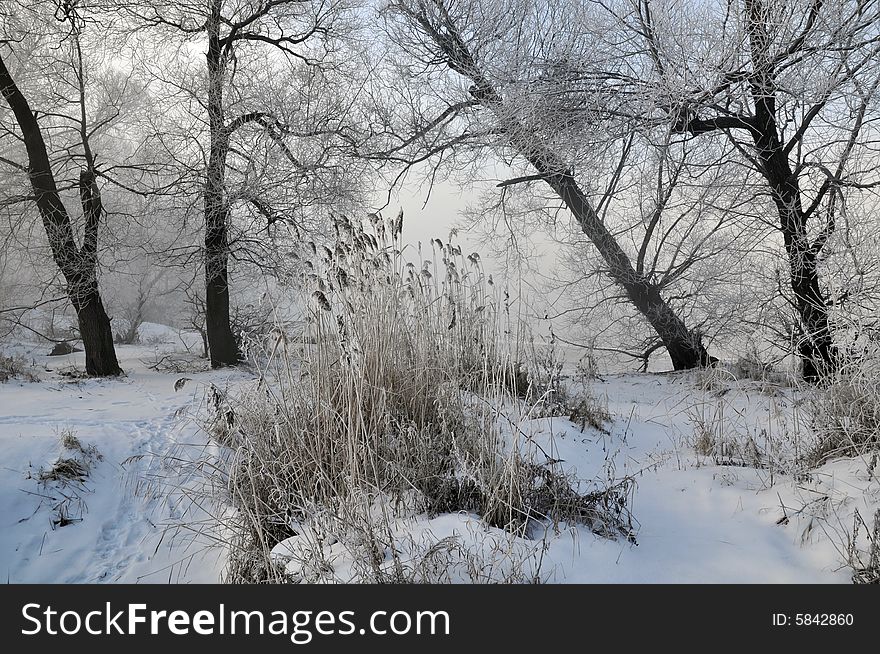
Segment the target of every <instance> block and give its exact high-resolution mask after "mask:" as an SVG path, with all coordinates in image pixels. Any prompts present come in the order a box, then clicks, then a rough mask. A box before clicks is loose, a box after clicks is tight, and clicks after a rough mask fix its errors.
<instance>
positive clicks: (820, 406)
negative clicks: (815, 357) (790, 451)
mask: <svg viewBox="0 0 880 654" xmlns="http://www.w3.org/2000/svg"><path fill="white" fill-rule="evenodd" d="M811 416H812V419H813V427H814V430H815V432H816V436H817V439H818V440H817V442H816V444H815V445H814V446H813V447H812V448H811V450H810V452H809V453H808V455H807V459H808V461H809V463H810V464H811V465H815V466H818V465H821V464H822V463H824V462H825V461H828V460H830V459H833V458H837V457H851V456H870V455H871V454H872V453H874V452H877V451H880V345H876V344H875V345H873V347H871V348H866V350H865V351H864V352H860V353H859V356H857V357H856V356H853V357H846V358H845V359H844V361H843V362H842V364H841V366H840V368H839V370H838V371H837V372H836V373H835V374H834V376H832V377H831V378H830V379H829V380H828V381H827V383H826V384H825V386H824V387H823V388H821V389H819V391H818V392H816V393H814V394H813V397H812V403H811Z"/></svg>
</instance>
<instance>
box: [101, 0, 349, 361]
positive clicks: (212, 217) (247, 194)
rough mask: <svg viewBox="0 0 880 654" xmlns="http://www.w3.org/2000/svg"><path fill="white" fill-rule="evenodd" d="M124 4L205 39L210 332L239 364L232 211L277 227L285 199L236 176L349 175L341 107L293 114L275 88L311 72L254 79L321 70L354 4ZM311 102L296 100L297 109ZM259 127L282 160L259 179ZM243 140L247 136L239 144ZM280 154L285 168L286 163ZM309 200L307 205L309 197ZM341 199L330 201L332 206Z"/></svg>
mask: <svg viewBox="0 0 880 654" xmlns="http://www.w3.org/2000/svg"><path fill="white" fill-rule="evenodd" d="M117 4H120V5H121V6H122V8H123V10H124V12H125V13H126V15H127V16H129V17H130V18H133V19H134V21H135V23H136V27H138V28H144V27H147V28H151V29H154V30H162V31H170V32H171V33H173V34H175V35H176V36H177V37H179V38H180V39H183V40H187V41H190V42H195V41H197V42H198V43H199V44H200V45H201V44H202V43H204V47H205V48H206V50H205V69H204V72H205V74H204V85H203V86H202V87H201V88H200V90H199V93H198V96H199V97H198V98H197V99H196V101H197V102H198V104H199V105H201V107H203V109H204V112H205V114H206V122H207V132H208V135H207V141H208V143H207V147H206V150H207V152H206V156H205V159H204V165H203V169H202V170H201V171H200V172H201V173H202V180H203V186H202V200H203V215H204V224H205V235H204V256H205V262H204V266H205V311H206V317H205V331H206V334H207V339H208V344H209V350H210V359H211V365H212V366H214V367H219V366H225V365H234V364H236V363H237V362H238V360H239V356H240V353H239V350H238V346H237V343H236V338H235V335H234V334H233V330H232V327H231V322H230V293H229V259H230V255H231V253H233V252H234V244H233V243H232V242H231V240H232V239H231V237H230V225H231V221H232V213H233V208H234V206H235V205H236V204H238V205H245V206H247V207H248V210H249V211H251V212H253V214H254V215H255V216H259V217H260V218H261V219H262V220H263V221H265V223H267V224H269V225H270V226H271V225H272V224H274V223H275V222H277V221H279V220H283V219H284V218H285V211H284V208H285V206H286V205H283V206H281V207H279V206H277V205H276V204H275V203H274V202H273V201H272V195H271V194H266V193H258V192H256V189H255V186H259V184H256V185H255V184H251V185H250V186H248V185H247V184H238V185H236V188H235V190H233V184H232V182H231V181H230V179H229V178H230V176H231V175H234V176H235V177H236V178H238V179H247V180H249V181H250V182H255V180H257V178H258V177H259V178H260V181H262V182H265V181H266V180H272V181H273V182H274V184H273V185H272V186H273V188H274V189H285V188H286V189H289V190H290V191H292V192H295V191H296V190H297V189H298V188H299V187H300V186H301V184H302V182H303V180H307V179H310V178H311V177H312V176H314V175H316V173H317V172H318V171H321V170H324V171H326V170H330V169H332V170H334V172H335V173H336V174H338V175H339V176H342V174H343V172H344V171H342V170H341V168H342V167H341V166H339V164H337V163H334V162H331V161H329V159H330V158H332V156H331V155H332V153H333V152H334V150H333V148H332V147H330V146H328V145H327V143H326V138H329V137H332V136H333V135H334V134H335V133H336V132H337V131H338V130H339V127H338V125H337V124H335V122H334V121H338V120H339V119H340V118H341V117H342V116H341V115H340V113H341V112H339V111H337V112H336V115H335V116H332V117H330V116H329V115H322V116H320V117H319V118H316V116H315V115H313V114H312V113H311V111H310V110H307V111H305V112H304V115H302V116H290V115H287V114H286V112H285V109H284V107H283V104H284V103H283V101H284V98H283V93H280V92H279V89H278V88H275V89H274V90H273V87H272V86H271V85H272V84H276V85H277V84H279V83H281V82H288V83H292V84H298V83H302V82H303V79H304V78H303V77H302V76H300V77H299V79H297V77H296V74H293V75H286V74H283V73H282V74H279V77H278V78H276V79H274V80H268V82H269V84H270V86H269V88H268V89H267V90H266V91H265V92H264V93H262V94H260V93H249V87H248V81H247V79H246V78H247V77H248V76H250V77H251V78H253V79H259V78H261V77H264V76H265V75H264V73H266V72H275V71H277V69H278V66H277V65H276V64H277V63H278V62H287V63H288V64H289V65H290V66H291V67H297V66H298V67H302V68H314V69H316V70H318V69H320V68H321V66H322V64H323V63H324V62H327V61H328V57H329V55H330V54H331V52H332V51H333V49H334V48H335V47H336V43H335V41H334V39H335V38H336V36H337V32H339V31H340V30H341V28H342V25H343V20H342V18H341V17H342V16H344V14H345V10H346V7H345V6H344V5H343V4H340V3H336V4H334V3H326V2H321V1H320V0H261V1H258V2H248V1H245V0H209V1H207V2H201V1H199V2H196V1H191V0H184V1H182V2H166V1H163V0H156V1H152V2H145V3H140V2H139V3H117ZM260 53H262V54H260ZM328 65H329V63H328ZM248 66H250V68H249V69H248ZM306 76H308V74H306ZM298 90H300V89H294V92H296V91H298ZM273 94H275V95H279V96H282V97H281V100H282V103H281V105H279V104H278V103H273V102H271V100H270V98H271V96H272V95H273ZM314 100H315V102H314V105H313V106H319V105H320V102H319V101H317V99H314ZM302 104H303V103H302V102H300V103H290V107H297V106H300V105H302ZM308 106H312V105H311V104H309V105H308ZM255 132H256V133H258V134H259V137H258V138H260V139H263V140H267V141H268V142H269V143H270V144H271V147H272V148H273V157H274V158H275V161H274V162H269V161H267V162H266V166H265V168H264V169H263V172H262V173H261V174H260V175H254V174H253V163H254V161H256V159H255V158H254V157H253V156H252V155H254V154H258V153H260V152H262V150H261V147H260V146H259V145H257V144H256V143H254V142H253V138H254V137H253V134H254V133H255ZM297 138H301V139H312V141H314V140H316V139H317V140H318V141H319V142H321V143H323V147H322V148H319V149H318V154H317V155H313V154H312V153H310V150H314V145H315V144H314V142H313V143H312V144H311V146H310V147H309V148H305V149H304V150H305V153H306V155H308V156H309V157H310V158H309V159H306V158H304V157H303V156H300V155H299V153H296V152H294V149H292V148H291V147H290V146H289V145H288V142H289V140H290V139H297ZM235 139H239V141H238V143H236V141H235ZM279 158H280V159H282V160H283V161H284V163H283V164H280V165H279V164H278V159H279ZM279 169H282V170H287V171H290V172H289V175H288V177H287V179H285V180H283V181H282V180H280V179H279V178H278V176H277V174H276V175H273V174H272V171H275V172H277V170H279ZM246 187H247V188H246ZM275 197H276V198H277V197H278V195H277V194H276V196H275ZM301 200H302V203H303V204H304V205H306V204H308V202H307V201H306V200H305V198H301ZM334 200H335V198H329V199H328V200H327V202H328V204H329V203H330V202H332V201H334Z"/></svg>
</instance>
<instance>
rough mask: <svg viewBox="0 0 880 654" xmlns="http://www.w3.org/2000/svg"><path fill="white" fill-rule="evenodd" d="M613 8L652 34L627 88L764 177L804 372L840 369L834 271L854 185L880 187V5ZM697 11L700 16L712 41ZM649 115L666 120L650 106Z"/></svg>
mask: <svg viewBox="0 0 880 654" xmlns="http://www.w3.org/2000/svg"><path fill="white" fill-rule="evenodd" d="M609 11H610V12H611V13H612V15H613V19H612V24H611V25H609V29H610V30H611V31H612V32H613V33H614V34H616V35H618V36H620V35H621V32H620V27H621V26H623V28H624V31H625V32H627V33H629V34H630V35H631V36H634V37H636V38H637V39H638V41H640V45H639V46H637V49H635V50H630V49H626V50H625V51H626V56H627V57H628V59H627V65H626V68H627V70H626V71H622V70H618V72H619V78H620V79H621V80H623V81H622V82H621V84H620V88H622V89H626V91H625V92H626V93H630V94H632V96H633V97H641V98H645V97H646V96H647V97H648V98H650V99H651V100H652V101H653V102H654V105H655V107H659V108H660V109H661V112H662V114H664V115H665V116H666V117H667V118H668V120H669V124H671V125H672V127H673V129H674V130H675V131H677V132H679V133H681V134H685V135H687V136H688V137H698V136H701V137H703V138H708V137H710V136H711V135H716V136H717V137H718V138H723V139H727V140H728V141H729V142H730V143H732V144H733V145H734V146H735V147H736V148H737V151H738V156H737V157H735V158H731V159H729V160H728V161H729V164H730V165H731V166H741V165H742V164H746V165H747V166H750V167H751V168H752V169H753V170H754V171H755V172H756V173H757V174H758V175H759V176H760V178H761V179H762V180H763V183H764V184H765V185H766V189H767V190H768V191H769V196H770V200H771V203H772V207H773V209H772V210H773V211H774V212H775V214H776V226H777V229H778V231H779V233H780V234H781V236H782V240H783V243H784V248H785V253H786V258H787V264H788V269H789V270H788V273H789V274H788V277H789V282H788V284H789V287H790V292H791V301H792V304H793V307H794V309H795V311H796V315H797V317H798V323H799V324H798V325H797V326H796V330H797V332H798V333H797V334H796V337H797V352H798V354H799V355H800V358H801V359H802V361H803V375H804V377H805V378H807V379H811V380H816V379H818V378H820V377H822V376H823V375H825V374H826V373H828V372H830V371H832V370H834V369H835V367H836V363H837V347H836V345H835V342H834V335H833V331H834V328H833V325H832V322H831V320H832V317H831V312H832V309H833V306H834V304H835V302H836V299H835V298H834V297H831V295H830V294H829V291H828V289H827V288H826V287H823V283H822V279H821V269H822V264H823V260H824V258H825V256H826V254H827V251H826V249H827V246H828V244H829V242H831V241H832V240H833V238H834V236H835V232H836V230H837V227H838V221H839V218H840V212H841V209H842V206H843V204H844V201H845V194H846V193H847V192H849V191H852V190H854V189H865V188H869V187H871V186H874V185H877V184H878V183H880V180H877V179H876V177H875V178H873V179H872V178H871V177H870V175H869V174H867V172H868V170H870V166H868V167H866V166H865V163H866V161H865V157H866V156H873V155H871V153H872V152H876V147H877V145H878V144H880V138H878V136H880V135H878V133H877V130H876V128H875V127H874V121H875V120H876V118H877V116H878V113H877V112H878V109H880V107H878V87H880V3H878V2H876V1H875V0H836V1H833V2H832V1H828V0H799V1H797V2H782V1H778V0H738V1H737V2H735V3H730V4H728V3H724V4H723V5H722V4H717V5H716V4H713V3H708V4H705V5H701V6H700V7H699V8H697V7H696V5H693V6H692V5H688V4H685V5H682V6H675V5H669V4H666V3H660V2H654V1H652V0H635V1H633V2H629V1H627V2H624V3H622V4H620V5H617V6H616V7H611V6H609ZM688 11H692V13H693V14H697V15H699V20H700V26H699V31H700V32H701V33H702V34H703V36H702V37H701V38H700V39H696V40H695V39H693V37H692V32H693V29H694V26H695V23H694V20H693V19H692V18H691V17H689V16H687V15H686V13H687V12H688ZM624 40H625V39H624ZM618 42H619V43H623V40H620V41H618ZM632 42H633V41H632V40H630V41H629V43H630V44H631V43H632ZM707 44H711V47H709V46H708V45H707ZM623 47H624V48H628V47H629V46H628V45H627V46H623ZM630 82H632V83H630ZM639 111H640V112H642V115H643V116H647V117H648V118H649V119H650V120H653V119H655V118H656V117H657V114H656V112H655V111H651V110H650V109H649V108H648V107H647V106H646V105H644V104H642V105H640V106H639ZM758 206H760V205H758ZM759 210H760V209H759ZM755 218H756V219H757V220H759V221H760V220H763V217H762V216H760V215H758V216H755Z"/></svg>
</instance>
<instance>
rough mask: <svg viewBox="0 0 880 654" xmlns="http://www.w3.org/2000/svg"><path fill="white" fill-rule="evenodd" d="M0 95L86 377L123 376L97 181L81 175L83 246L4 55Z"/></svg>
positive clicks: (89, 174)
mask: <svg viewBox="0 0 880 654" xmlns="http://www.w3.org/2000/svg"><path fill="white" fill-rule="evenodd" d="M0 91H2V95H3V97H4V99H5V100H6V102H7V103H8V104H9V106H10V108H11V109H12V112H13V114H14V115H15V119H16V121H17V122H18V126H19V128H20V129H21V133H22V137H23V139H24V144H25V147H26V149H27V154H28V168H29V177H30V182H31V187H32V188H33V191H34V196H35V198H36V204H37V208H38V209H39V212H40V217H41V218H42V221H43V227H44V229H45V230H46V237H47V238H48V240H49V246H50V247H51V249H52V257H53V259H54V260H55V263H56V264H57V265H58V268H59V269H60V270H61V273H62V274H63V275H64V279H65V281H66V282H67V294H68V297H69V298H70V301H71V303H72V304H73V307H74V309H76V315H77V319H78V322H79V330H80V336H81V337H82V341H83V349H84V350H85V353H86V373H88V374H89V375H92V376H115V375H119V374H121V373H122V370H121V369H120V368H119V362H118V361H117V359H116V350H115V349H114V347H113V332H112V330H111V329H110V318H109V317H108V316H107V312H106V311H105V310H104V304H103V302H102V301H101V294H100V292H99V291H98V281H97V270H96V269H97V256H96V249H97V231H98V222H99V220H100V215H101V205H100V194H99V193H98V192H97V189H96V187H94V177H93V175H92V174H91V173H84V175H82V176H81V177H80V185H81V189H80V191H81V196H82V201H83V211H84V213H86V214H87V216H86V234H85V236H84V238H83V246H82V248H79V247H78V246H77V244H76V240H75V239H74V236H73V226H72V225H71V222H70V216H69V214H68V213H67V208H66V207H65V206H64V203H63V202H62V201H61V196H60V195H59V193H58V187H57V184H56V182H55V177H54V175H53V173H52V167H51V164H50V163H49V155H48V152H47V151H46V143H45V141H44V140H43V134H42V132H41V131H40V126H39V124H38V123H37V119H36V117H35V116H34V114H33V112H32V111H31V108H30V106H29V105H28V102H27V99H26V98H25V97H24V95H23V94H22V92H21V91H20V90H19V88H18V86H17V85H16V84H15V80H13V79H12V76H11V74H10V73H9V70H8V69H7V68H6V64H5V62H4V61H3V58H2V57H0Z"/></svg>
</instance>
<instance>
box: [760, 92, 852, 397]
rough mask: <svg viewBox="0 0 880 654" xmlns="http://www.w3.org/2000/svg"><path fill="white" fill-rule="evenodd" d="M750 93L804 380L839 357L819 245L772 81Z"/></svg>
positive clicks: (828, 370)
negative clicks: (785, 264)
mask: <svg viewBox="0 0 880 654" xmlns="http://www.w3.org/2000/svg"><path fill="white" fill-rule="evenodd" d="M752 95H753V99H754V104H755V117H754V129H753V130H752V135H753V140H754V143H755V149H756V150H757V153H758V158H759V160H760V162H761V166H762V171H761V172H762V173H763V176H764V178H765V179H766V180H767V184H768V185H769V186H770V190H771V192H772V195H773V202H774V204H775V206H776V211H777V214H778V216H779V227H780V231H781V232H782V237H783V241H784V243H785V252H786V256H787V258H788V266H789V281H790V285H791V290H792V292H793V294H794V298H795V307H796V310H797V312H798V317H799V319H800V323H801V325H800V327H801V330H802V332H803V333H802V335H801V341H800V343H798V346H797V349H798V354H799V356H800V358H801V360H802V362H803V373H802V374H803V377H804V379H806V380H808V381H817V380H819V379H821V378H822V377H824V376H826V375H828V374H829V373H831V372H833V371H834V370H835V369H836V367H837V363H838V362H837V348H836V347H835V345H834V341H833V337H832V334H831V328H830V325H829V317H828V303H827V302H826V299H825V295H824V293H823V292H822V287H821V285H820V283H819V271H818V261H817V258H818V257H817V255H818V249H819V248H817V247H816V246H814V244H812V243H811V242H810V237H809V234H808V233H807V221H808V219H809V216H808V215H807V213H806V212H805V211H804V208H803V202H802V199H801V189H800V182H799V181H798V178H797V176H796V175H795V174H794V171H793V170H792V169H791V164H790V163H789V161H788V155H787V154H786V152H785V148H784V146H783V144H782V141H781V140H780V138H779V132H778V126H777V122H776V98H775V95H774V93H773V86H772V81H771V80H770V79H768V78H763V79H760V80H759V81H758V82H756V83H755V85H754V86H753V89H752Z"/></svg>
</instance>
